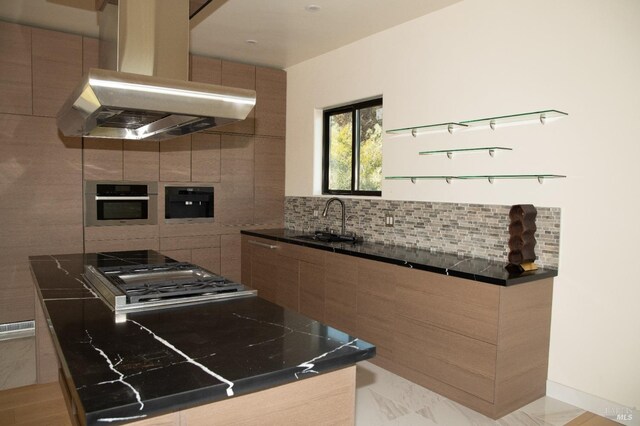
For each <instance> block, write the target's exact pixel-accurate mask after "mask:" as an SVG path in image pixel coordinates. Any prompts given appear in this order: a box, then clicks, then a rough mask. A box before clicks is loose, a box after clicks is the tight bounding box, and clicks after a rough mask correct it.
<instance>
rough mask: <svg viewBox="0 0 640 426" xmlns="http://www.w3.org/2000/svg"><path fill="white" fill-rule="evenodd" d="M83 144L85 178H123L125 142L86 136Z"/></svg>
mask: <svg viewBox="0 0 640 426" xmlns="http://www.w3.org/2000/svg"><path fill="white" fill-rule="evenodd" d="M83 144H84V149H83V158H82V160H83V163H84V166H83V172H84V179H85V180H122V179H123V176H124V165H123V152H122V149H123V148H122V147H123V143H122V141H121V140H120V139H94V138H84V140H83Z"/></svg>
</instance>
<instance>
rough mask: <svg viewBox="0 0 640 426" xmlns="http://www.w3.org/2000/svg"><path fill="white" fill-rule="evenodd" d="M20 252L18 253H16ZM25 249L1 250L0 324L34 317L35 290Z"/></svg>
mask: <svg viewBox="0 0 640 426" xmlns="http://www.w3.org/2000/svg"><path fill="white" fill-rule="evenodd" d="M16 252H18V253H16ZM27 253H28V250H26V249H24V248H20V249H17V250H16V249H15V248H10V249H0V255H1V256H2V261H0V274H1V276H2V277H3V279H2V283H1V285H0V324H4V323H7V322H18V321H29V320H32V319H33V316H34V310H33V309H34V298H33V295H34V288H33V284H32V282H31V271H30V270H29V263H28V254H27Z"/></svg>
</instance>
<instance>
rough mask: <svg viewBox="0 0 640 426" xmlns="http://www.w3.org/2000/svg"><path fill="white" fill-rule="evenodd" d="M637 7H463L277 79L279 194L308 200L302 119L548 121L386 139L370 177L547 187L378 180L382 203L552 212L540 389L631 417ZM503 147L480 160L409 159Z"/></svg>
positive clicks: (637, 226)
mask: <svg viewBox="0 0 640 426" xmlns="http://www.w3.org/2000/svg"><path fill="white" fill-rule="evenodd" d="M638 22H640V1H638V0H606V1H605V0H563V1H557V0H527V1H524V0H465V1H462V2H460V3H457V4H455V5H453V6H450V7H448V8H446V9H443V10H441V11H438V12H435V13H433V14H430V15H427V16H424V17H421V18H418V19H416V20H414V21H411V22H409V23H406V24H403V25H401V26H398V27H395V28H392V29H390V30H388V31H385V32H382V33H379V34H376V35H374V36H371V37H369V38H367V39H364V40H361V41H359V42H356V43H354V44H351V45H349V46H346V47H344V48H341V49H339V50H335V51H333V52H329V53H327V54H325V55H322V56H320V57H317V58H314V59H312V60H309V61H307V62H304V63H302V64H299V65H296V66H294V67H292V68H290V69H288V70H287V71H288V88H287V92H288V99H287V163H286V166H287V169H286V176H287V181H286V195H288V196H294V195H299V196H305V195H306V196H309V195H317V194H318V193H319V192H318V190H319V188H320V184H319V179H320V144H321V141H320V140H319V133H318V131H317V128H316V126H317V120H318V113H317V110H318V109H322V108H325V107H328V106H333V105H337V104H340V103H343V102H348V101H353V100H358V99H363V98H367V97H371V96H374V95H378V94H383V96H384V114H385V115H384V126H385V128H386V129H390V128H396V127H404V126H412V125H419V124H429V123H439V122H446V121H452V120H465V119H473V118H483V117H486V116H493V115H500V114H510V113H521V112H527V111H535V110H539V109H550V108H554V109H559V110H562V111H566V112H568V113H569V114H570V115H569V117H567V118H564V119H562V120H559V121H557V122H554V123H551V124H549V125H546V126H541V125H535V126H518V127H510V128H508V129H499V130H496V131H494V132H491V131H477V132H468V133H465V134H463V133H459V134H456V135H453V136H451V135H448V134H443V135H428V136H427V135H425V136H420V137H419V138H417V139H415V140H412V139H411V137H390V136H386V138H385V141H384V148H383V149H384V151H383V174H384V175H394V174H403V175H406V174H442V173H445V174H452V175H455V174H460V175H468V174H475V173H480V174H487V173H497V174H510V173H528V172H529V173H558V174H566V175H568V179H563V180H548V181H545V183H544V184H543V185H539V184H538V183H537V182H536V181H496V182H495V183H494V184H493V185H490V184H489V183H488V182H486V181H469V182H453V183H452V184H450V185H448V184H446V183H444V182H439V181H438V182H428V181H421V182H418V183H417V184H415V185H412V184H411V183H409V182H408V181H400V182H391V181H386V182H384V185H383V197H384V198H387V199H402V200H423V201H444V202H473V203H485V204H506V205H509V204H515V203H533V204H535V205H539V206H546V207H560V208H562V231H561V252H560V273H559V277H558V278H557V279H556V281H555V289H554V302H553V320H552V330H551V331H552V333H551V350H550V365H549V380H551V381H553V382H557V383H559V384H562V385H566V386H569V387H572V388H575V389H578V390H579V391H582V392H586V393H589V394H592V395H595V396H598V397H601V398H605V399H608V400H610V401H614V402H617V403H619V404H624V405H627V406H640V367H639V365H638V363H639V361H638V360H640V314H639V313H638V312H640V285H639V284H640V278H638V276H639V275H638V271H636V270H635V268H634V266H635V265H636V262H637V257H638V255H639V254H640V247H639V242H640V202H639V201H638V197H639V195H640V191H639V190H638V184H640V166H639V165H638V164H637V162H638V159H639V158H640V137H638V131H637V126H638V124H639V123H640V44H639V43H640V25H639V24H638ZM494 145H497V146H501V145H504V146H508V147H512V148H513V149H514V151H512V152H510V153H499V154H498V155H497V156H496V158H493V159H491V158H490V157H489V156H488V155H486V154H484V155H481V154H478V155H468V156H464V157H463V156H460V157H458V158H454V159H453V160H448V159H447V158H446V157H438V158H434V157H425V156H418V155H417V152H418V151H419V150H426V149H444V148H448V147H450V148H465V147H472V146H494Z"/></svg>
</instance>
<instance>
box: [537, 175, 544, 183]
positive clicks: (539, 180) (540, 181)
mask: <svg viewBox="0 0 640 426" xmlns="http://www.w3.org/2000/svg"><path fill="white" fill-rule="evenodd" d="M543 181H544V178H543V177H542V176H538V183H539V184H540V185H542V182H543Z"/></svg>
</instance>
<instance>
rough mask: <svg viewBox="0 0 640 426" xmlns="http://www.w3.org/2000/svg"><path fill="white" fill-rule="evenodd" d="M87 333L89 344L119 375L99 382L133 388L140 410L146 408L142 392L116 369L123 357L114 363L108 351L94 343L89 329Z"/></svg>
mask: <svg viewBox="0 0 640 426" xmlns="http://www.w3.org/2000/svg"><path fill="white" fill-rule="evenodd" d="M85 333H87V337H88V338H89V344H90V345H91V347H92V348H93V349H95V351H96V352H98V353H99V354H100V356H101V357H102V358H104V359H105V360H106V361H107V364H108V365H109V369H110V370H111V371H113V372H114V373H116V374H117V375H118V378H117V379H116V380H109V381H106V382H101V383H98V384H99V385H102V384H107V383H122V384H123V385H125V386H126V387H128V388H129V389H131V392H133V394H134V395H135V397H136V401H138V404H140V410H142V409H143V408H144V402H142V398H141V397H140V392H138V390H137V389H136V388H134V387H133V385H131V383H129V382H127V381H126V380H124V379H125V376H124V374H122V373H121V372H120V371H118V370H117V369H116V366H117V365H118V364H120V362H122V358H121V357H120V356H119V358H120V360H119V361H117V362H116V364H114V363H113V361H111V359H110V358H109V356H108V355H107V354H106V353H104V351H103V350H102V349H100V348H99V347H97V346H96V345H94V344H93V337H91V334H89V331H88V330H85ZM145 416H146V415H145Z"/></svg>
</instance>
